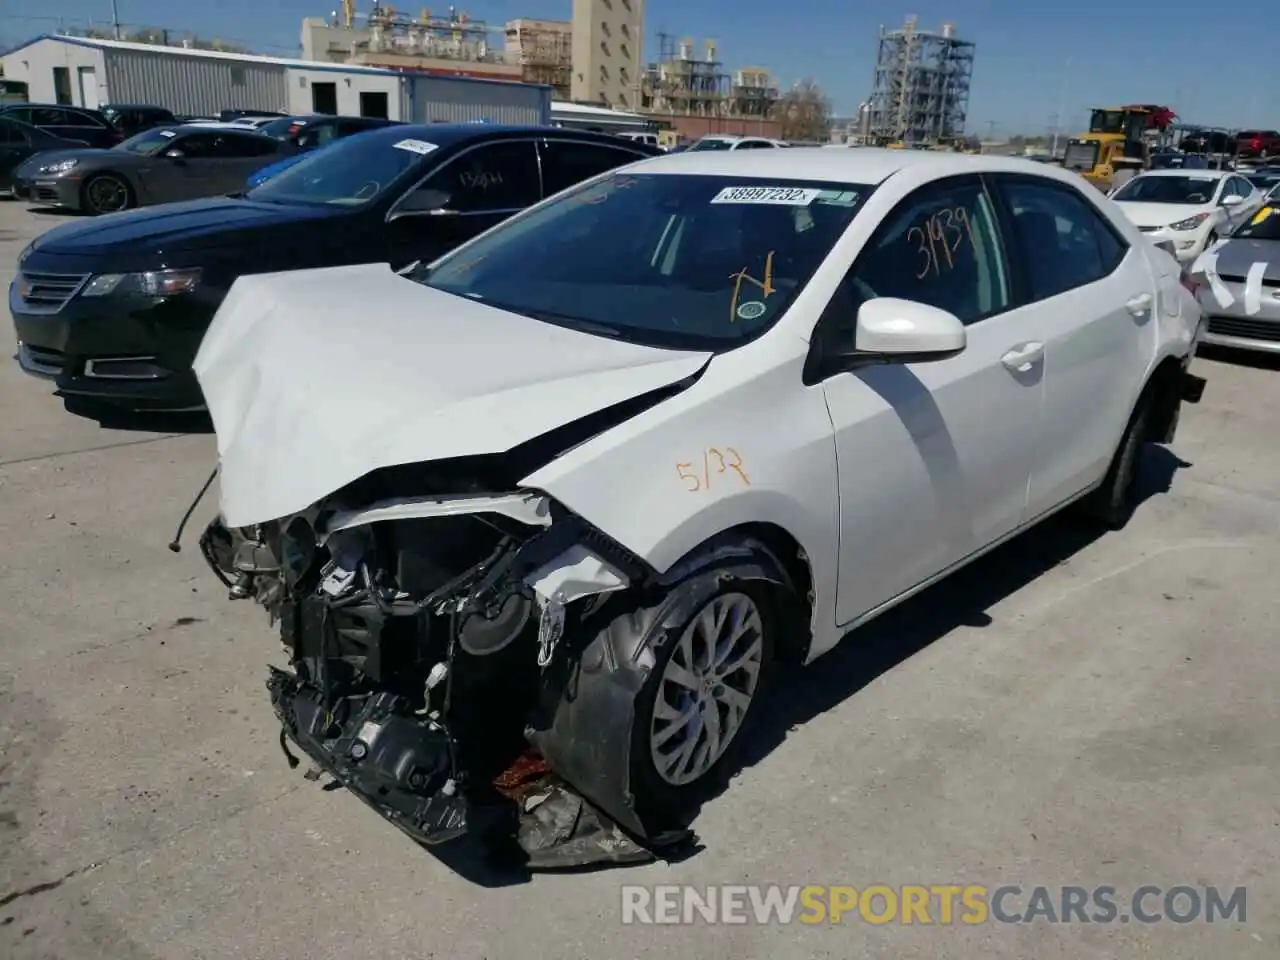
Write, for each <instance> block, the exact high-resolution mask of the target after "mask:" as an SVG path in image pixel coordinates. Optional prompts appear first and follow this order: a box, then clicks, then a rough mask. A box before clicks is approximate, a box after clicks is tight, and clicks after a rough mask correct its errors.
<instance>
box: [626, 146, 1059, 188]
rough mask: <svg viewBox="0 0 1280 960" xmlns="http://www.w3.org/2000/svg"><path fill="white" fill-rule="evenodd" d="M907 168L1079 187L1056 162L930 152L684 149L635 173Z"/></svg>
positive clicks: (787, 174) (873, 177)
mask: <svg viewBox="0 0 1280 960" xmlns="http://www.w3.org/2000/svg"><path fill="white" fill-rule="evenodd" d="M908 167H911V168H917V169H924V170H925V171H927V172H928V173H931V174H933V175H934V176H949V175H957V174H966V173H1024V174H1031V175H1033V176H1037V177H1041V178H1045V179H1052V180H1058V181H1060V182H1065V183H1070V184H1074V185H1077V186H1078V185H1079V184H1080V183H1082V182H1083V181H1081V180H1080V178H1079V177H1076V176H1074V175H1072V174H1069V173H1067V172H1065V171H1064V170H1062V169H1061V168H1060V167H1058V166H1056V165H1054V164H1047V163H1035V162H1033V161H1031V160H1028V159H1026V158H1025V157H1000V156H995V155H982V154H963V153H939V152H936V151H929V150H889V149H885V148H881V147H853V148H850V149H847V150H828V149H826V148H825V147H790V148H788V149H786V150H724V151H717V150H705V151H704V150H687V151H684V152H682V153H664V154H662V155H660V156H657V157H653V158H652V159H649V160H642V161H640V162H639V163H638V164H637V166H636V167H634V168H633V169H636V170H643V171H644V172H645V173H672V174H681V173H683V174H702V175H706V176H720V177H762V178H771V179H775V180H781V181H791V180H825V181H834V182H837V183H862V184H877V183H882V182H883V181H885V180H887V179H888V178H889V177H891V176H893V175H894V174H895V173H897V172H898V171H900V170H904V169H906V168H908Z"/></svg>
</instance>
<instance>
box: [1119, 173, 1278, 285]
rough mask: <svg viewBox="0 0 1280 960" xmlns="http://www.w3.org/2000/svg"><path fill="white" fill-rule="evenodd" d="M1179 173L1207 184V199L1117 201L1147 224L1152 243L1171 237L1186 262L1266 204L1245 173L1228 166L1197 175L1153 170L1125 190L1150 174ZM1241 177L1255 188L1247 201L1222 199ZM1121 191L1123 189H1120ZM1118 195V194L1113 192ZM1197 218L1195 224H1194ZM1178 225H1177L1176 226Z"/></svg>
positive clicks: (1131, 216) (1134, 218)
mask: <svg viewBox="0 0 1280 960" xmlns="http://www.w3.org/2000/svg"><path fill="white" fill-rule="evenodd" d="M1161 177H1176V178H1179V179H1184V180H1190V181H1192V182H1193V183H1197V184H1201V183H1202V184H1204V185H1205V191H1204V192H1205V201H1204V202H1203V203H1152V202H1147V201H1129V200H1116V201H1115V202H1116V205H1117V206H1118V207H1119V208H1120V209H1121V210H1123V211H1124V214H1125V216H1126V217H1128V218H1129V219H1130V220H1132V221H1133V222H1134V223H1135V224H1137V225H1138V226H1139V227H1145V228H1146V237H1147V239H1148V240H1149V241H1150V242H1152V243H1159V242H1161V241H1166V240H1167V241H1169V242H1170V243H1171V244H1172V245H1173V249H1174V255H1175V256H1176V257H1177V258H1178V260H1180V261H1182V262H1188V263H1189V262H1194V261H1195V259H1196V258H1197V257H1199V256H1200V255H1201V254H1202V253H1204V251H1205V249H1206V248H1207V246H1208V245H1209V238H1210V237H1211V236H1214V235H1216V236H1217V237H1219V238H1222V237H1225V236H1226V235H1227V234H1229V233H1230V232H1231V231H1232V230H1234V229H1235V228H1236V227H1238V226H1239V225H1240V224H1242V223H1244V222H1245V221H1246V220H1247V219H1248V218H1249V217H1251V216H1252V215H1253V214H1254V212H1255V211H1256V210H1257V209H1258V208H1259V207H1260V206H1262V193H1261V192H1260V191H1259V190H1258V189H1257V188H1256V187H1254V186H1253V185H1252V184H1249V183H1248V181H1247V180H1246V179H1245V178H1244V177H1243V176H1241V175H1239V174H1235V173H1232V172H1230V171H1224V170H1206V171H1197V172H1196V173H1195V174H1194V175H1191V174H1188V173H1187V172H1186V171H1185V170H1151V171H1148V172H1146V173H1144V174H1142V175H1141V176H1137V177H1134V178H1133V179H1132V180H1130V181H1129V182H1128V183H1127V184H1125V185H1124V187H1122V188H1121V191H1124V190H1126V189H1128V188H1129V187H1130V186H1131V185H1132V184H1135V183H1138V182H1139V181H1142V180H1146V179H1148V178H1161ZM1236 179H1239V180H1240V181H1242V182H1244V183H1245V184H1246V185H1248V187H1249V190H1250V191H1251V192H1250V193H1248V194H1247V195H1246V196H1245V197H1244V200H1243V202H1241V203H1238V204H1235V205H1233V206H1225V205H1223V203H1222V199H1223V197H1224V195H1225V193H1226V185H1227V182H1228V181H1233V182H1234V180H1236ZM1117 192H1120V191H1117ZM1113 197H1114V195H1113ZM1193 222H1194V225H1193ZM1175 228H1176V229H1175Z"/></svg>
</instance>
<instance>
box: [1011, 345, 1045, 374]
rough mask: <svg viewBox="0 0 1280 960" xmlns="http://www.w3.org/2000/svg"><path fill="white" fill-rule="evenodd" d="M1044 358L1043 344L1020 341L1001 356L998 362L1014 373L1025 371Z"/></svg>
mask: <svg viewBox="0 0 1280 960" xmlns="http://www.w3.org/2000/svg"><path fill="white" fill-rule="evenodd" d="M1043 359H1044V344H1043V343H1040V342H1038V341H1032V342H1031V343H1020V344H1018V345H1017V346H1016V347H1014V348H1013V349H1012V350H1010V351H1009V352H1008V353H1006V354H1005V355H1004V356H1003V357H1001V358H1000V362H1001V363H1003V364H1004V365H1005V366H1006V367H1008V368H1009V369H1010V370H1013V371H1014V372H1015V373H1026V372H1027V371H1028V370H1030V369H1031V368H1032V366H1034V365H1035V364H1037V363H1039V362H1040V361H1041V360H1043Z"/></svg>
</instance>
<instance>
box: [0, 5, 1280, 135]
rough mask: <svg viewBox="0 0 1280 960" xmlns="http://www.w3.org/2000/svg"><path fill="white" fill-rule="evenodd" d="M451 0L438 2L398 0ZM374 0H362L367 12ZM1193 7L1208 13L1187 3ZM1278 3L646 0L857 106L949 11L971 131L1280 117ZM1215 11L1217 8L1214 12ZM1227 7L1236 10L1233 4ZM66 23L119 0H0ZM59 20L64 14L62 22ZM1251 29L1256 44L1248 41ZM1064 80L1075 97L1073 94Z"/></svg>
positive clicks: (1266, 122) (26, 19) (284, 22)
mask: <svg viewBox="0 0 1280 960" xmlns="http://www.w3.org/2000/svg"><path fill="white" fill-rule="evenodd" d="M118 4H119V10H120V19H121V21H122V22H124V23H126V24H129V25H130V26H137V27H141V26H155V27H167V28H169V29H172V30H190V31H192V32H195V33H197V34H199V35H200V36H202V37H205V38H212V37H221V38H223V39H227V40H235V41H237V42H241V43H244V44H245V45H247V46H251V47H252V48H254V49H257V50H260V51H262V52H264V53H273V54H276V55H277V56H289V55H296V53H297V50H298V43H299V40H298V38H299V22H300V20H301V18H302V17H303V16H324V15H326V14H327V13H328V12H329V11H330V10H331V9H332V8H333V7H334V6H337V5H338V0H310V2H308V0H276V2H274V3H262V2H259V0H208V2H206V3H202V4H195V3H192V2H190V0H178V2H175V0H118ZM423 5H425V6H427V7H428V8H429V9H432V10H433V12H444V10H445V9H447V6H448V4H447V3H443V2H440V0H427V2H425V3H423V2H422V0H417V2H410V0H400V2H399V3H398V4H397V6H399V7H400V8H401V9H403V10H405V12H411V13H414V14H416V13H417V12H418V10H419V8H420V7H421V6H423ZM457 5H458V7H459V9H461V10H465V11H466V12H468V13H469V14H470V15H471V17H472V19H475V20H487V21H489V22H490V23H492V24H500V23H501V22H502V21H504V20H508V19H512V18H514V17H519V16H526V17H547V18H556V19H567V18H568V15H569V8H570V0H470V2H459V3H458V4H457ZM369 6H370V0H357V9H361V10H367V9H369ZM1192 9H1194V10H1195V11H1196V12H1195V13H1194V14H1192V13H1191V10H1192ZM1275 9H1276V8H1275V6H1274V4H1273V3H1272V4H1268V3H1266V2H1264V0H1237V2H1233V3H1230V4H1226V5H1224V6H1223V7H1221V8H1220V9H1219V8H1214V7H1204V6H1203V5H1200V6H1196V7H1194V8H1192V7H1191V6H1190V5H1187V6H1183V5H1181V4H1178V3H1176V2H1173V3H1171V2H1169V0H1163V2H1161V0H1128V2H1126V0H1074V2H1071V3H1065V2H1064V3H1054V2H1037V0H905V5H904V4H903V3H898V2H893V3H887V2H883V0H867V2H862V3H859V2H851V0H648V10H647V15H646V19H647V21H648V23H647V30H648V34H649V38H648V43H647V44H646V49H645V54H646V58H652V57H656V55H657V51H658V42H657V33H658V32H659V31H665V32H667V33H671V34H674V35H675V36H677V37H679V36H686V35H691V36H694V37H696V38H699V39H703V38H710V39H714V40H716V41H717V43H718V45H719V50H720V56H721V59H723V60H724V61H725V62H726V65H727V67H729V68H730V69H732V68H736V67H740V66H754V65H759V66H765V67H769V68H771V69H772V70H773V71H774V72H775V73H776V74H777V76H778V78H779V80H780V81H781V82H782V83H783V84H784V85H786V84H789V83H791V82H793V81H794V80H797V79H799V78H801V77H804V76H812V77H813V78H814V79H816V80H817V81H818V82H819V83H820V84H822V86H823V87H824V88H825V89H826V90H827V92H828V94H829V95H830V96H831V98H832V101H833V103H834V105H835V108H836V111H837V112H838V113H842V114H849V113H851V112H852V111H853V109H854V108H855V107H856V105H857V104H858V102H859V101H860V100H861V99H862V98H863V97H865V96H866V94H867V92H868V90H869V88H870V86H871V80H872V70H873V65H874V62H875V54H876V42H877V35H878V31H879V27H880V25H881V24H885V25H888V26H891V27H897V26H900V25H901V24H902V23H903V21H904V20H905V18H906V15H907V14H909V13H915V14H917V15H918V17H919V22H920V25H921V27H927V28H931V29H937V28H938V27H940V26H941V24H942V22H943V21H944V20H953V21H955V23H956V25H957V32H958V34H959V35H960V36H961V37H962V38H964V39H966V40H972V41H973V42H975V43H976V44H977V59H976V65H975V69H974V81H973V93H972V98H971V100H970V107H969V129H970V131H971V132H974V133H979V134H985V133H987V132H988V131H989V130H991V129H992V127H991V124H993V123H994V124H995V127H994V130H995V132H997V133H1014V132H1019V133H1042V132H1045V131H1046V130H1047V129H1048V128H1049V127H1050V126H1051V124H1052V122H1053V120H1052V115H1053V114H1054V113H1056V112H1057V111H1058V110H1059V109H1061V107H1060V104H1061V103H1065V110H1064V114H1065V118H1066V119H1065V123H1066V125H1067V127H1068V128H1069V129H1071V130H1075V129H1076V128H1078V127H1080V125H1081V124H1082V123H1083V122H1085V120H1086V119H1087V113H1086V110H1087V108H1088V107H1089V106H1090V105H1102V104H1118V103H1122V102H1128V103H1162V104H1168V105H1170V106H1172V107H1173V108H1174V109H1175V110H1176V111H1177V112H1178V113H1179V115H1180V116H1181V117H1182V118H1183V119H1184V120H1186V121H1188V122H1193V123H1204V124H1213V125H1222V126H1236V127H1243V126H1262V127H1269V128H1280V97H1278V96H1277V95H1276V92H1277V91H1280V58H1277V57H1275V56H1274V55H1273V53H1272V51H1271V48H1270V46H1268V45H1267V43H1266V41H1265V39H1264V38H1263V35H1262V31H1263V29H1264V26H1265V25H1267V24H1275V23H1276V22H1277V20H1276V15H1275ZM1215 10H1216V11H1217V12H1216V13H1215V12H1214V11H1215ZM1228 12H1229V15H1227V14H1228ZM57 17H63V18H65V21H66V22H67V23H68V24H78V25H82V26H83V25H87V24H88V23H89V22H90V21H95V22H97V23H107V22H109V21H110V19H111V0H3V3H0V45H3V46H4V47H8V46H12V45H13V44H16V43H18V42H20V41H21V40H24V39H26V38H28V37H30V36H33V35H35V34H39V33H43V32H46V31H52V30H53V29H56V27H57V19H56V18H57ZM51 18H52V19H51ZM1255 31H1256V35H1257V39H1258V41H1259V44H1260V46H1259V47H1257V48H1255V50H1254V52H1252V53H1250V52H1249V46H1250V44H1251V43H1252V42H1253V39H1254V36H1255ZM1064 91H1065V95H1064Z"/></svg>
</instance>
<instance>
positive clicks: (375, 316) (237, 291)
mask: <svg viewBox="0 0 1280 960" xmlns="http://www.w3.org/2000/svg"><path fill="white" fill-rule="evenodd" d="M708 359H710V354H708V353H692V352H683V351H674V350H661V349H656V348H653V347H644V346H636V345H634V344H628V343H623V342H621V341H617V340H611V339H608V338H606V337H600V336H594V335H591V334H587V333H580V332H577V331H574V330H568V329H565V328H563V327H557V326H554V325H552V324H548V323H543V322H540V321H538V320H534V319H532V318H529V317H525V316H521V315H518V314H513V313H508V312H507V311H504V310H498V309H495V308H493V307H489V306H485V305H484V304H481V303H477V302H474V301H471V300H468V299H466V298H463V297H457V296H453V295H451V294H447V293H443V292H441V291H439V290H434V289H431V288H429V287H424V286H422V285H421V284H419V283H415V282H413V281H410V280H406V279H404V278H403V277H400V276H398V275H397V274H395V273H393V272H392V271H391V269H390V267H388V266H387V265H386V264H372V265H368V264H366V265H361V266H355V267H339V268H335V269H327V270H299V271H293V272H289V273H277V274H261V275H256V276H245V277H241V278H240V279H238V280H237V281H236V282H235V284H234V285H233V286H232V288H231V291H230V293H229V294H228V295H227V297H226V299H225V300H224V301H223V303H222V306H221V307H220V308H219V310H218V312H217V314H216V315H215V316H214V319H213V323H212V324H211V325H210V328H209V331H208V333H207V334H206V335H205V338H204V342H203V343H202V344H201V347H200V351H199V353H198V354H197V356H196V359H195V363H194V365H193V366H194V368H195V372H196V376H197V377H198V379H199V381H200V385H201V387H202V389H203V391H204V397H205V403H206V404H207V405H208V407H209V413H210V415H211V416H212V418H213V423H214V428H215V430H216V432H217V439H218V460H219V470H220V475H219V476H220V489H221V495H222V502H221V507H222V514H223V520H224V522H225V523H226V524H227V525H228V526H231V527H241V526H248V525H251V524H255V523H264V522H266V521H268V520H274V519H277V518H279V517H283V516H287V515H289V514H291V513H296V512H299V511H302V510H305V509H306V508H307V507H308V506H310V505H311V504H313V503H315V502H316V501H317V500H319V499H321V498H322V497H325V496H327V495H328V494H331V493H333V492H334V491H335V490H338V489H340V488H341V487H343V486H346V485H347V484H348V483H351V482H352V481H354V480H357V479H359V478H360V477H362V476H364V475H365V474H367V473H369V472H371V471H373V470H378V469H381V468H383V467H390V466H397V465H399V464H406V463H417V462H424V461H429V460H441V459H446V458H450V457H460V456H471V455H478V454H487V453H501V452H503V451H506V450H509V449H511V448H512V447H514V446H516V445H517V444H520V443H523V442H525V441H526V440H531V439H533V438H535V437H537V436H539V435H541V434H543V433H546V432H547V431H549V430H553V429H555V428H556V427H559V426H562V425H564V424H567V423H570V422H572V421H574V420H576V419H578V418H580V417H583V416H585V415H587V414H589V413H594V412H595V411H598V410H601V409H604V408H605V407H608V406H612V405H613V404H616V403H621V402H622V401H624V400H628V399H631V398H632V397H636V396H639V395H640V394H643V393H647V392H649V391H651V390H655V389H658V388H661V387H664V386H668V385H669V384H672V383H675V382H677V381H679V380H682V379H684V378H685V377H687V376H689V375H691V374H693V373H695V372H697V371H698V370H699V369H700V368H701V367H702V366H703V365H704V364H705V363H706V362H707V360H708ZM406 493H412V491H406Z"/></svg>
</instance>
